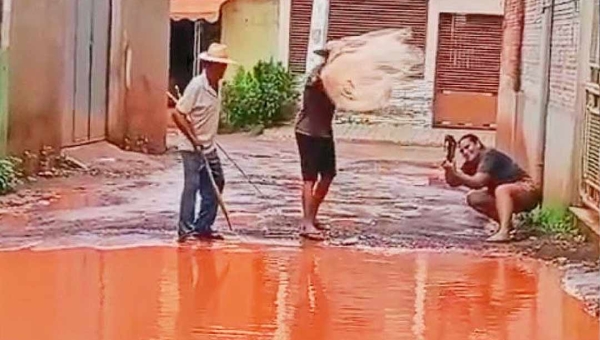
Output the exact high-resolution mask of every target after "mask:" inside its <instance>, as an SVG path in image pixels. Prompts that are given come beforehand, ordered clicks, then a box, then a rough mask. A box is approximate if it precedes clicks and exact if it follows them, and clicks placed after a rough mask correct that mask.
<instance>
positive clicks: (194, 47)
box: [169, 20, 221, 106]
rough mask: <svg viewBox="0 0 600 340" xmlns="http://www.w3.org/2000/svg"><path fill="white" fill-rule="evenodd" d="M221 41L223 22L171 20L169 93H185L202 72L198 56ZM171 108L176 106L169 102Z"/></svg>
mask: <svg viewBox="0 0 600 340" xmlns="http://www.w3.org/2000/svg"><path fill="white" fill-rule="evenodd" d="M220 40H221V21H220V20H219V21H217V22H216V23H209V22H207V21H205V20H196V21H191V20H177V21H176V20H171V46H170V59H169V91H170V92H171V93H173V94H176V93H177V89H176V87H178V88H179V89H180V91H182V92H183V90H184V89H185V87H186V86H187V84H188V83H189V82H190V80H192V78H193V77H194V76H196V75H198V74H200V73H201V72H202V68H201V64H200V61H199V60H198V58H197V56H198V55H199V54H200V52H202V51H206V49H208V46H210V44H211V43H213V42H219V41H220ZM169 105H170V106H174V103H173V102H172V101H169Z"/></svg>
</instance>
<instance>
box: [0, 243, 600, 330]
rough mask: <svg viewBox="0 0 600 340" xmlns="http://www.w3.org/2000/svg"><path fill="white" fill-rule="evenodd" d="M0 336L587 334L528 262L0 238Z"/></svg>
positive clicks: (578, 312) (570, 306)
mask: <svg viewBox="0 0 600 340" xmlns="http://www.w3.org/2000/svg"><path fill="white" fill-rule="evenodd" d="M0 273H2V277H1V279H0V325H2V327H0V339H19V340H28V339H32V340H34V339H35V340H37V339H57V340H58V339H60V340H70V339H78V340H79V339H343V340H349V339H361V340H363V339H450V340H452V339H457V340H458V339H460V340H464V339H529V340H536V339H540V340H541V339H543V340H549V339H564V340H569V339H573V340H575V339H577V340H585V339H594V340H596V339H598V331H599V328H598V320H595V319H593V318H592V317H591V316H589V315H588V314H585V313H584V312H583V311H582V308H581V305H580V304H579V303H578V302H577V301H576V300H574V299H573V298H571V297H569V296H567V295H566V294H564V293H563V292H562V290H561V289H560V287H559V275H558V273H557V272H555V271H554V270H553V269H551V268H549V267H546V266H544V265H542V264H540V263H538V262H529V261H522V260H517V259H511V258H483V257H481V256H474V255H468V254H459V253H456V254H449V253H432V252H430V253H423V252H405V253H398V254H388V255H385V254H382V253H374V252H364V251H357V250H350V249H336V248H333V249H332V248H328V249H323V248H304V249H299V248H284V247H276V248H275V247H265V246H237V245H220V246H218V247H213V248H212V249H210V248H209V246H205V247H200V246H198V247H181V248H175V247H141V248H129V249H113V250H98V249H62V250H49V251H32V250H20V251H13V252H0Z"/></svg>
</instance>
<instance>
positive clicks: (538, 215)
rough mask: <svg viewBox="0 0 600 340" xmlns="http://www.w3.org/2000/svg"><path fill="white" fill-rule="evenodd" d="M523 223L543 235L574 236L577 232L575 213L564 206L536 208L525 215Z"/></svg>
mask: <svg viewBox="0 0 600 340" xmlns="http://www.w3.org/2000/svg"><path fill="white" fill-rule="evenodd" d="M522 223H523V224H524V225H525V226H526V228H528V229H530V230H531V231H533V232H535V233H537V234H542V235H562V236H569V235H570V236H573V235H576V234H577V228H576V226H575V219H574V217H573V215H572V214H571V213H570V212H569V211H568V210H567V209H563V208H547V207H546V208H540V207H538V208H536V209H534V210H532V211H531V212H529V213H527V214H525V215H524V216H523V220H522Z"/></svg>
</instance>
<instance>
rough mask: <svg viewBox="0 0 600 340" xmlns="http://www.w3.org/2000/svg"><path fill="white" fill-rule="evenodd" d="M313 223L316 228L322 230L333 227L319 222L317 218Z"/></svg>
mask: <svg viewBox="0 0 600 340" xmlns="http://www.w3.org/2000/svg"><path fill="white" fill-rule="evenodd" d="M313 225H314V226H315V228H317V229H318V230H320V231H328V230H331V227H330V226H329V225H327V224H323V223H321V222H319V221H318V220H315V222H314V223H313Z"/></svg>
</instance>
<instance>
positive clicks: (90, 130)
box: [63, 0, 110, 146]
mask: <svg viewBox="0 0 600 340" xmlns="http://www.w3.org/2000/svg"><path fill="white" fill-rule="evenodd" d="M75 6H76V11H75V13H76V29H75V58H74V61H75V86H74V94H73V116H72V121H71V122H72V125H71V126H70V127H67V131H66V133H65V134H64V136H65V137H64V140H63V145H64V146H69V145H76V144H81V143H86V142H90V141H95V140H102V139H104V138H105V137H106V124H107V85H108V81H107V79H108V72H107V69H108V46H109V27H110V0H78V1H76V2H75ZM69 131H70V133H68V132H69Z"/></svg>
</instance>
